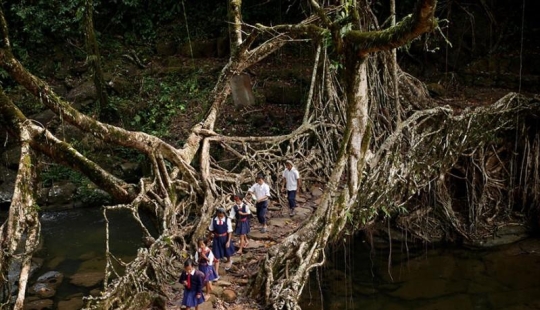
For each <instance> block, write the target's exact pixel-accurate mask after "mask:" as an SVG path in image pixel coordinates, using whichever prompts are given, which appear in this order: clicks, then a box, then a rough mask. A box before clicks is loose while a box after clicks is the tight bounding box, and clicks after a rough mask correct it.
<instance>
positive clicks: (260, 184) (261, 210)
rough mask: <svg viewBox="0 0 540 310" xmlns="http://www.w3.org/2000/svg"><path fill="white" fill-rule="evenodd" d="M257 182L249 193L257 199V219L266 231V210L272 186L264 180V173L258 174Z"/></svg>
mask: <svg viewBox="0 0 540 310" xmlns="http://www.w3.org/2000/svg"><path fill="white" fill-rule="evenodd" d="M255 180H256V182H255V184H253V186H251V187H250V188H249V190H248V195H249V196H251V197H253V196H255V199H257V203H255V208H257V219H258V220H259V223H260V224H261V226H262V228H261V232H262V233H266V232H267V228H268V225H267V224H266V212H267V211H268V199H270V187H269V186H268V184H266V183H265V182H264V176H263V175H262V174H259V175H257V178H256V179H255Z"/></svg>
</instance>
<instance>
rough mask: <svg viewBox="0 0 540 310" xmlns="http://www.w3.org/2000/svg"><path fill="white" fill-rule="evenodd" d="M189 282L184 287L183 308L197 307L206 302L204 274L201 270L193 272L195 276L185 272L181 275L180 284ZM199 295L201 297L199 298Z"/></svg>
mask: <svg viewBox="0 0 540 310" xmlns="http://www.w3.org/2000/svg"><path fill="white" fill-rule="evenodd" d="M184 281H187V283H188V284H187V285H184V297H182V306H186V307H196V306H198V305H200V304H202V303H203V302H204V296H203V293H202V289H203V286H204V273H202V272H201V271H199V270H193V274H189V273H187V272H185V271H183V272H182V274H181V275H180V283H183V282H184ZM197 294H200V297H199V298H197Z"/></svg>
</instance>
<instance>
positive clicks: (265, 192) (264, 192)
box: [248, 183, 270, 200]
mask: <svg viewBox="0 0 540 310" xmlns="http://www.w3.org/2000/svg"><path fill="white" fill-rule="evenodd" d="M248 192H252V193H255V198H257V200H259V199H261V198H263V197H264V196H266V197H268V198H270V186H268V184H266V183H263V184H262V185H260V184H259V183H255V184H253V186H251V187H250V189H249V190H248Z"/></svg>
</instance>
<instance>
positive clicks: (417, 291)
mask: <svg viewBox="0 0 540 310" xmlns="http://www.w3.org/2000/svg"><path fill="white" fill-rule="evenodd" d="M41 221H42V235H43V240H44V243H43V244H44V246H43V248H42V249H41V250H40V251H39V252H38V255H37V257H40V258H42V259H43V267H41V269H39V270H38V271H37V272H36V274H35V276H34V277H33V279H35V278H36V277H37V276H39V275H42V274H44V273H45V272H47V271H51V270H54V271H59V272H62V273H63V274H64V276H65V278H64V281H63V282H62V284H61V285H60V286H59V287H58V289H57V294H56V295H55V297H54V301H55V304H57V303H58V302H59V301H61V300H66V299H70V298H73V297H74V296H79V298H80V296H82V295H86V294H88V293H89V290H90V289H91V288H85V287H80V286H75V285H73V284H71V283H70V280H69V279H70V277H71V276H72V275H74V274H75V273H78V272H85V271H88V270H89V269H90V270H99V268H101V270H102V268H103V266H105V259H104V249H105V243H104V236H105V220H104V219H103V217H102V213H101V211H100V210H98V209H76V210H70V211H61V212H50V213H49V212H48V213H44V214H42V215H41ZM109 222H110V229H111V241H112V242H111V250H112V251H113V253H114V254H115V255H117V256H118V257H120V258H121V259H123V260H125V261H129V260H130V259H132V258H133V257H134V256H135V254H136V250H137V248H138V247H139V246H141V236H142V234H141V232H140V230H139V228H138V226H137V224H136V223H135V222H134V221H133V220H132V219H131V217H130V216H129V215H128V214H127V212H123V211H122V212H113V213H111V214H110V216H109ZM327 252H328V253H327V263H326V265H325V267H324V268H321V269H319V270H318V271H316V272H313V273H312V275H311V277H310V280H309V282H308V283H307V284H306V286H305V288H304V291H303V293H302V297H301V306H302V309H304V310H319V309H324V310H347V309H351V310H352V309H363V310H365V309H368V310H406V309H415V310H436V309H438V310H446V309H448V310H450V309H482V310H484V309H486V310H489V309H505V310H518V309H540V239H532V238H531V239H527V240H524V241H520V242H518V243H515V244H512V245H507V246H501V247H497V248H491V249H484V250H471V249H465V248H460V247H456V246H437V247H434V246H424V247H420V248H419V249H418V248H417V249H415V250H409V251H407V250H406V247H405V246H404V245H400V244H398V245H394V246H393V248H392V255H391V264H390V265H389V264H388V259H389V252H388V250H370V249H369V247H368V246H367V245H366V243H365V242H364V240H363V239H362V238H360V237H358V238H350V239H348V242H347V243H344V244H343V245H341V246H338V247H336V248H334V249H332V250H328V251H327ZM318 279H319V280H318ZM31 283H32V282H31Z"/></svg>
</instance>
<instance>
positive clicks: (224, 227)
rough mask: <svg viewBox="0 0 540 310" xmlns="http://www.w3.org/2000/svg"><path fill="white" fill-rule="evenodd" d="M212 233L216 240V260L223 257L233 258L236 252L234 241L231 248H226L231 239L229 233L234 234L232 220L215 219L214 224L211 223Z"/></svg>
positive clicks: (213, 246) (213, 251)
mask: <svg viewBox="0 0 540 310" xmlns="http://www.w3.org/2000/svg"><path fill="white" fill-rule="evenodd" d="M210 231H211V232H213V233H214V240H213V241H212V253H214V257H215V258H216V259H220V258H223V257H231V256H232V255H234V253H235V252H236V249H235V248H234V244H233V241H232V240H231V242H230V244H229V247H228V248H227V247H226V244H227V240H228V239H229V236H228V233H232V224H231V219H230V218H227V217H223V219H221V220H220V219H219V217H217V216H216V217H214V219H213V220H212V223H210Z"/></svg>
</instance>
